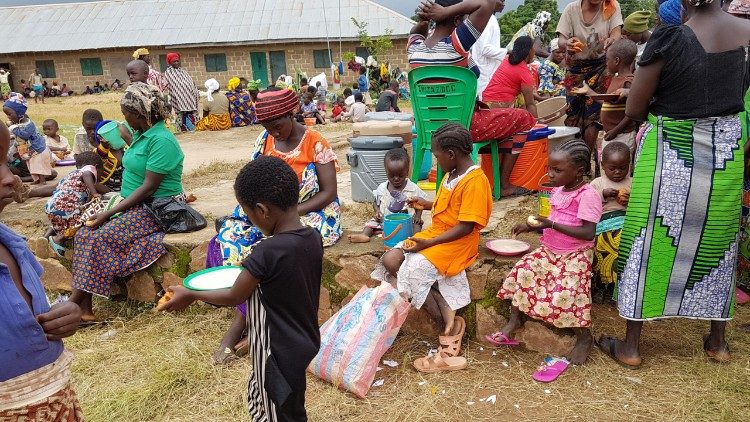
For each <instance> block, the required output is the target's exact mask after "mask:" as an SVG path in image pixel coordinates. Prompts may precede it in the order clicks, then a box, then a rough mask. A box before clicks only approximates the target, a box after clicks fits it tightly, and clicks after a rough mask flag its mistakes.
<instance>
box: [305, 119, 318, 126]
mask: <svg viewBox="0 0 750 422" xmlns="http://www.w3.org/2000/svg"><path fill="white" fill-rule="evenodd" d="M317 122H318V119H317V118H315V117H305V126H315V123H317Z"/></svg>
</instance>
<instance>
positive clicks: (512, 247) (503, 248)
mask: <svg viewBox="0 0 750 422" xmlns="http://www.w3.org/2000/svg"><path fill="white" fill-rule="evenodd" d="M485 246H486V247H487V249H489V250H491V251H492V252H495V253H496V254H498V255H502V256H515V255H521V254H522V253H526V252H528V251H529V249H531V245H529V244H528V243H526V242H524V241H521V240H516V239H495V240H490V241H489V242H487V243H486V244H485Z"/></svg>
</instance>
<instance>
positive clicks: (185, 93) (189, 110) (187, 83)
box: [164, 53, 198, 132]
mask: <svg viewBox="0 0 750 422" xmlns="http://www.w3.org/2000/svg"><path fill="white" fill-rule="evenodd" d="M167 64H169V67H168V68H167V70H166V71H164V79H165V80H166V82H167V89H168V90H169V98H170V100H171V102H172V111H173V112H174V113H175V127H176V128H177V130H178V131H180V132H192V131H194V130H195V121H196V116H197V113H198V88H196V87H195V82H194V81H193V78H192V77H190V74H188V73H187V72H186V71H185V69H183V68H182V63H181V62H180V55H179V54H178V53H167Z"/></svg>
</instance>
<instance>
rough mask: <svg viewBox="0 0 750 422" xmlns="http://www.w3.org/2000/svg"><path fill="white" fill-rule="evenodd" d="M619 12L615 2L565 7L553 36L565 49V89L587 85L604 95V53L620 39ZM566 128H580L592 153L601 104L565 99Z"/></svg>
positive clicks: (590, 0)
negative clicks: (556, 37)
mask: <svg viewBox="0 0 750 422" xmlns="http://www.w3.org/2000/svg"><path fill="white" fill-rule="evenodd" d="M622 24H623V20H622V12H621V11H620V4H619V3H617V0H576V1H574V2H572V3H570V4H568V5H567V6H566V7H565V10H563V13H562V16H560V22H558V24H557V34H558V36H559V39H560V41H559V42H560V45H561V46H565V48H566V50H567V59H566V60H567V64H568V72H567V76H566V78H565V82H564V85H565V88H566V90H567V91H568V92H569V93H570V92H571V91H572V90H573V88H577V87H581V86H582V85H583V84H584V83H586V84H588V86H590V87H591V88H592V89H593V90H594V91H595V92H597V93H600V94H605V93H606V92H607V89H608V88H609V83H610V80H611V78H610V77H609V76H608V75H607V73H606V70H607V67H606V63H605V62H606V56H605V50H606V49H607V48H608V47H609V46H610V45H611V44H612V43H613V42H615V41H616V40H618V39H619V38H620V36H621V30H622ZM568 103H569V104H570V107H569V108H568V118H567V120H566V121H565V123H566V125H568V126H576V127H580V128H581V130H582V132H583V139H584V140H585V141H586V144H587V145H588V146H589V148H591V150H592V151H593V150H594V148H595V147H596V139H597V136H598V134H599V126H598V125H597V121H598V120H599V112H600V111H601V108H602V106H601V104H599V103H598V102H596V101H590V100H588V99H587V97H585V96H568Z"/></svg>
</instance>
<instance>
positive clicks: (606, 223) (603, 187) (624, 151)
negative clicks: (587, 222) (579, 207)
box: [591, 141, 633, 303]
mask: <svg viewBox="0 0 750 422" xmlns="http://www.w3.org/2000/svg"><path fill="white" fill-rule="evenodd" d="M602 169H603V170H604V174H603V175H602V176H601V177H597V178H596V179H594V180H593V181H592V182H591V187H593V188H594V189H596V190H597V191H598V192H599V193H600V194H601V195H602V198H603V203H604V206H603V209H602V213H603V214H602V219H601V221H599V224H597V225H596V247H595V249H594V285H593V287H592V290H593V300H594V303H604V301H605V300H607V299H609V298H611V297H612V291H613V289H614V285H615V283H616V282H617V272H616V271H615V263H616V262H617V257H618V250H619V248H620V230H621V229H622V226H623V224H624V223H625V211H626V210H627V205H628V200H629V199H630V186H631V185H632V183H633V179H632V178H631V177H630V149H629V148H628V146H627V145H625V144H623V143H622V142H617V141H615V142H610V143H609V144H607V146H606V147H604V151H603V152H602ZM607 296H609V298H608V297H607Z"/></svg>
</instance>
